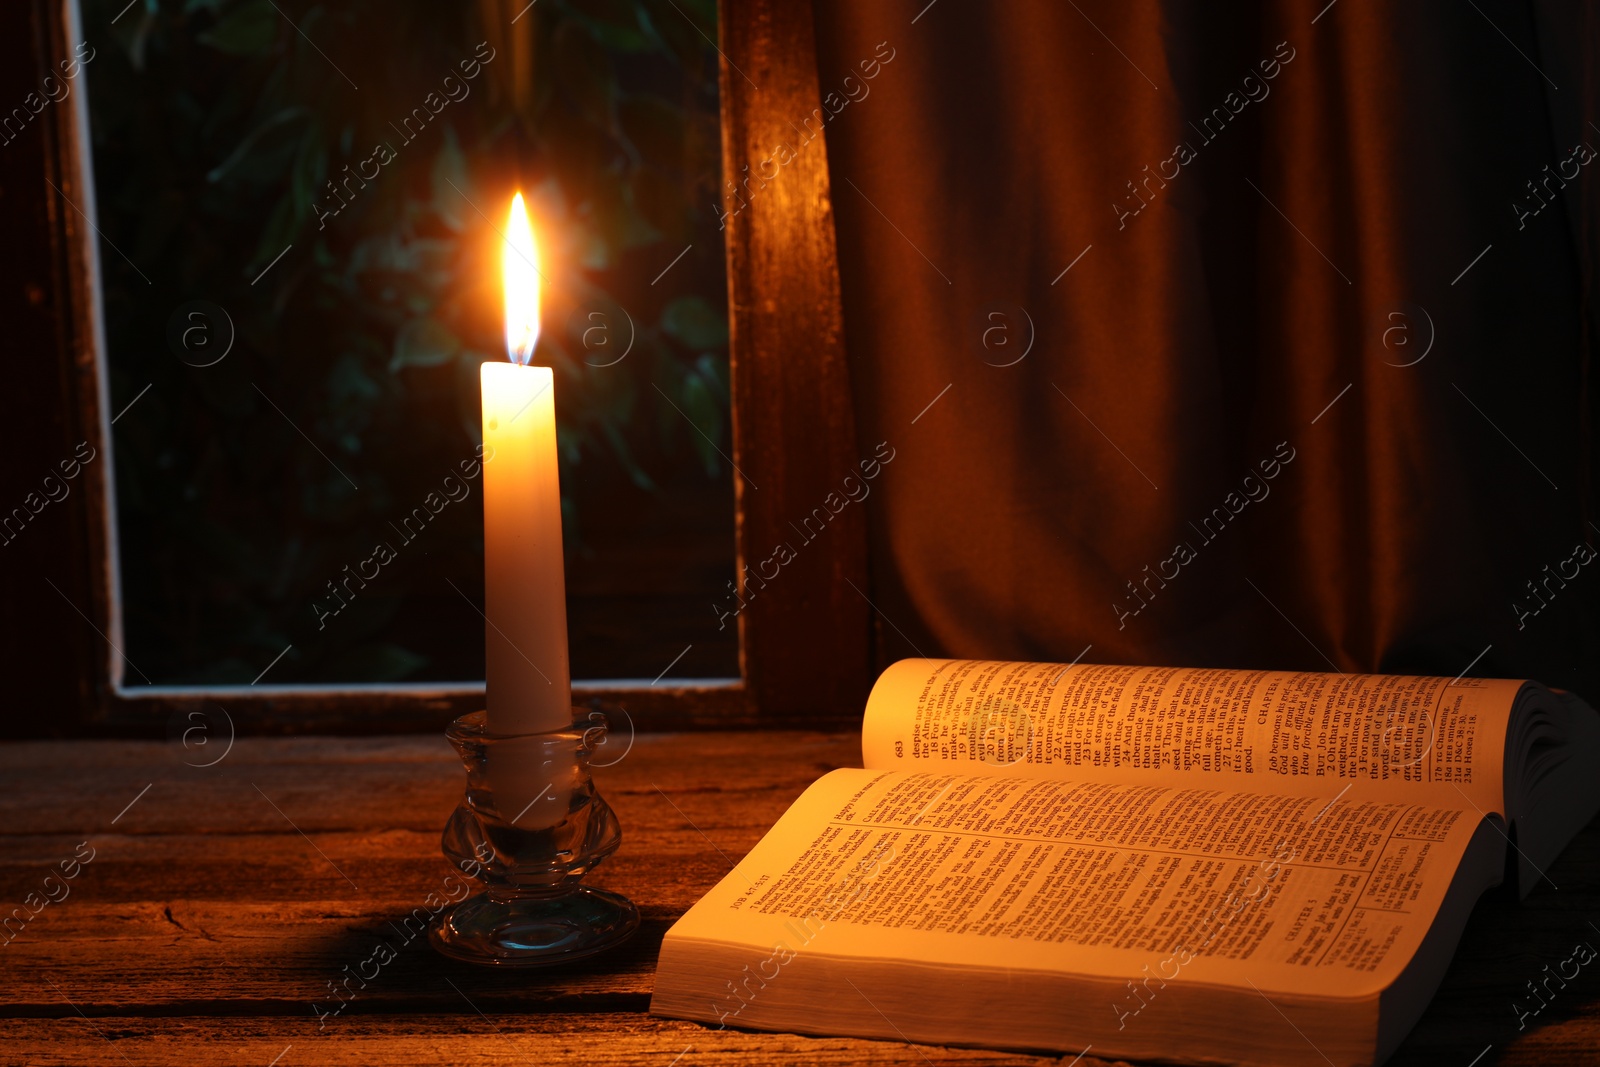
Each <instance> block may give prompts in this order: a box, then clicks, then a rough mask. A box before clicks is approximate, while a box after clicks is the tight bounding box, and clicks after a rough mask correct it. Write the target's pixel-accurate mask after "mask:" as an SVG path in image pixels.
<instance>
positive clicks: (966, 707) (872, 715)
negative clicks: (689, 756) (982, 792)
mask: <svg viewBox="0 0 1600 1067" xmlns="http://www.w3.org/2000/svg"><path fill="white" fill-rule="evenodd" d="M1521 686H1522V683H1521V682H1515V681H1505V680H1498V679H1474V678H1460V679H1456V680H1455V681H1453V682H1452V681H1451V680H1450V679H1447V678H1429V677H1417V676H1410V675H1368V674H1319V673H1314V672H1290V671H1236V670H1214V669H1201V668H1185V667H1129V666H1100V665H1092V664H1076V665H1066V664H1059V663H1008V662H1002V661H997V660H931V659H907V660H901V661H900V662H898V663H895V664H894V665H892V666H891V667H889V669H888V670H886V671H885V672H884V673H883V675H882V677H880V678H879V679H878V682H877V684H876V685H875V686H874V687H873V690H872V695H871V697H870V698H869V699H868V701H867V710H866V716H865V721H864V722H863V725H862V732H861V748H862V757H863V762H864V764H865V765H866V766H867V767H869V768H885V769H888V768H895V769H906V770H909V769H916V770H925V771H935V772H944V771H967V772H971V773H993V774H1007V775H1019V776H1031V777H1055V776H1061V775H1071V774H1082V773H1086V772H1087V773H1089V774H1091V775H1092V776H1093V777H1095V778H1105V777H1109V778H1110V779H1112V780H1120V781H1139V780H1143V779H1144V778H1145V777H1146V776H1149V775H1152V774H1158V775H1170V774H1179V775H1182V776H1183V777H1184V780H1185V781H1187V782H1189V783H1191V784H1199V783H1202V782H1204V783H1210V784H1211V785H1214V786H1218V787H1224V788H1239V787H1240V785H1241V780H1240V777H1239V776H1243V775H1249V776H1251V780H1254V781H1256V782H1257V783H1259V784H1253V785H1251V788H1259V789H1276V788H1278V786H1277V785H1275V784H1266V783H1265V782H1260V780H1261V779H1266V780H1267V781H1268V782H1281V781H1287V780H1291V779H1294V778H1299V777H1310V778H1314V779H1320V780H1323V781H1327V782H1333V783H1337V784H1336V785H1335V786H1334V788H1333V791H1337V789H1338V788H1339V786H1341V785H1344V784H1348V783H1352V782H1368V783H1372V782H1378V783H1384V784H1386V785H1388V786H1392V787H1394V788H1393V789H1392V790H1391V792H1392V793H1393V794H1394V795H1396V796H1401V795H1410V794H1412V793H1414V792H1415V791H1414V790H1413V789H1411V788H1406V787H1408V786H1416V787H1421V788H1422V790H1423V793H1424V794H1425V795H1427V796H1429V797H1431V798H1432V800H1433V801H1434V802H1437V803H1444V804H1461V805H1468V806H1472V807H1475V808H1476V809H1477V810H1478V811H1479V812H1480V813H1482V814H1488V813H1490V812H1494V813H1498V814H1501V815H1504V814H1505V813H1506V809H1505V799H1504V798H1505V790H1504V775H1505V767H1504V761H1505V754H1504V749H1505V738H1506V728H1507V723H1508V721H1509V717H1510V714H1511V708H1512V704H1513V702H1514V700H1515V698H1516V695H1517V693H1518V691H1519V690H1520V688H1521Z"/></svg>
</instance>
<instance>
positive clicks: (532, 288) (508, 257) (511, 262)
mask: <svg viewBox="0 0 1600 1067" xmlns="http://www.w3.org/2000/svg"><path fill="white" fill-rule="evenodd" d="M500 263H501V272H502V276H503V277H504V278H505V286H506V355H507V357H508V358H509V359H510V360H511V362H513V363H521V364H523V365H524V366H526V365H527V364H528V363H531V362H532V361H533V349H534V346H535V345H537V344H538V343H539V250H538V248H537V247H535V245H534V243H533V226H532V225H531V224H530V223H529V222H528V209H527V207H525V206H524V205H523V203H522V194H521V193H518V194H517V195H516V196H514V197H512V199H511V215H510V217H509V218H507V219H506V244H505V249H504V250H503V251H502V252H501V256H500Z"/></svg>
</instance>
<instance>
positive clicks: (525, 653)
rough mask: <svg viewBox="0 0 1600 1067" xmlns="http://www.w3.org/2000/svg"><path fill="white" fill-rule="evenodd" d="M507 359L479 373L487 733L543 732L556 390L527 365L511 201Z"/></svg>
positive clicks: (548, 678) (520, 227)
mask: <svg viewBox="0 0 1600 1067" xmlns="http://www.w3.org/2000/svg"><path fill="white" fill-rule="evenodd" d="M502 267H503V271H504V275H505V294H506V354H507V357H508V358H509V360H510V362H507V363H498V362H496V363H485V364H484V365H483V368H482V389H483V443H484V446H485V447H484V455H485V456H487V457H490V461H489V462H487V463H485V464H484V468H483V566H484V597H485V602H486V603H485V612H484V614H485V616H486V623H485V627H484V648H485V652H486V657H487V661H488V662H487V664H486V667H487V672H486V675H485V677H486V678H487V689H488V713H489V722H488V726H489V730H490V731H491V732H493V733H498V734H527V733H542V732H545V731H549V730H559V729H560V728H561V727H563V726H566V725H568V724H570V723H571V722H572V682H571V678H570V677H569V676H568V673H567V601H566V580H565V576H564V574H563V570H562V558H561V483H560V477H559V475H558V472H557V469H556V410H555V383H554V380H553V376H552V374H551V371H550V368H549V367H534V366H530V365H529V363H530V361H531V360H532V359H533V350H534V347H535V345H537V344H538V340H539V278H540V275H539V267H538V252H537V250H536V248H535V247H534V243H533V228H532V226H530V225H529V223H528V213H527V209H526V208H525V207H524V206H523V203H522V194H521V193H518V194H517V196H516V198H515V199H513V200H512V201H511V217H510V219H509V220H508V221H507V223H506V241H505V248H504V251H503V254H502Z"/></svg>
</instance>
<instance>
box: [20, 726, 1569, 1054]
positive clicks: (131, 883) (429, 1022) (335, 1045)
mask: <svg viewBox="0 0 1600 1067" xmlns="http://www.w3.org/2000/svg"><path fill="white" fill-rule="evenodd" d="M223 740H224V739H220V738H218V739H214V741H215V742H216V744H215V745H214V747H213V749H212V750H211V751H205V750H203V749H197V748H196V747H195V746H191V747H190V748H188V749H185V748H183V747H181V746H179V745H168V744H159V743H154V742H148V743H147V742H113V741H76V742H26V743H16V744H9V745H4V746H0V916H4V915H6V914H10V915H13V916H15V915H16V914H18V913H17V912H16V911H14V910H13V909H17V908H20V909H21V914H23V915H26V916H29V918H28V921H27V922H26V924H25V925H24V924H22V923H21V921H20V920H18V919H16V918H13V919H12V920H11V921H10V922H9V923H8V924H6V925H5V927H4V932H0V1063H4V1064H13V1063H16V1064H24V1063H25V1064H74V1065H76V1064H88V1063H109V1064H129V1065H138V1067H143V1065H146V1064H239V1065H252V1064H253V1065H257V1067H267V1065H276V1067H296V1065H300V1064H309V1063H328V1064H362V1065H383V1064H449V1065H460V1064H477V1063H483V1064H494V1063H505V1064H513V1063H515V1064H528V1063H558V1062H559V1063H566V1062H572V1063H591V1064H660V1065H663V1067H667V1065H671V1064H678V1065H680V1067H694V1065H695V1064H701V1063H706V1062H708V1061H715V1062H717V1063H722V1064H746V1063H749V1064H765V1063H771V1062H776V1061H782V1060H788V1061H792V1062H799V1063H839V1064H845V1063H871V1064H926V1063H946V1062H963V1063H1014V1064H1047V1063H1060V1064H1063V1065H1065V1064H1069V1063H1071V1062H1072V1061H1073V1058H1072V1057H1070V1056H1067V1057H1061V1058H1060V1059H1059V1060H1058V1059H1056V1058H1053V1057H1044V1056H1026V1055H1018V1054H1012V1053H1000V1052H987V1051H979V1050H971V1049H947V1048H941V1047H934V1046H925V1045H910V1044H903V1043H897V1042H883V1041H858V1040H851V1039H819V1038H810V1037H799V1036H793V1035H785V1034H761V1033H753V1032H741V1031H736V1030H721V1031H719V1030H713V1029H710V1028H707V1027H702V1026H698V1025H695V1024H692V1023H684V1022H676V1021H672V1020H665V1019H656V1018H653V1017H651V1016H650V1015H648V1014H647V1008H648V1006H649V1000H650V989H651V983H652V979H653V974H654V968H655V960H656V953H657V951H658V949H659V947H660V943H661V937H662V935H663V933H665V931H666V929H667V927H668V926H669V925H671V923H672V921H673V920H674V919H675V918H676V917H677V916H678V915H679V914H681V913H682V912H683V911H684V910H685V909H686V908H688V907H689V905H690V904H692V903H693V902H694V901H695V900H696V899H697V898H698V897H699V896H700V894H701V893H703V892H704V891H705V890H706V889H708V888H709V887H710V886H711V885H712V884H713V883H714V882H716V881H717V880H718V879H719V878H721V877H722V876H723V875H724V874H726V873H727V872H728V870H729V869H730V868H731V866H732V863H733V862H734V861H735V860H737V859H738V858H739V857H740V856H742V855H743V854H744V853H745V852H746V851H747V850H748V849H749V848H750V847H751V846H752V845H754V844H755V842H756V841H757V839H759V838H760V836H761V834H762V833H763V832H764V831H765V830H766V829H767V828H768V827H770V826H771V825H772V823H773V822H774V821H775V820H776V819H777V818H778V816H779V815H780V814H781V813H782V812H783V810H784V809H785V808H786V807H787V806H788V804H789V803H790V802H791V801H793V800H794V798H795V797H796V796H798V795H799V794H800V792H801V790H802V789H804V788H805V787H806V786H807V785H808V784H810V783H811V782H812V781H813V780H815V779H816V778H817V777H818V776H819V775H820V774H822V773H823V772H824V771H826V770H829V769H831V768H833V767H840V766H849V765H857V766H859V762H858V761H859V749H858V742H857V739H856V738H854V737H844V736H830V735H821V734H810V733H777V732H767V733H700V734H675V735H642V736H640V737H639V738H637V739H636V741H635V743H634V745H633V748H632V750H631V751H630V752H629V753H628V754H627V756H626V758H624V759H623V760H621V761H620V762H619V763H617V764H616V765H615V766H612V767H608V768H605V769H603V770H599V771H597V772H596V779H597V781H598V782H599V784H600V788H601V790H602V792H603V793H604V794H605V795H606V797H607V798H608V799H609V800H610V802H611V804H612V806H613V807H614V808H615V809H616V811H617V814H618V816H619V818H620V819H621V821H622V826H623V834H624V839H623V845H622V849H621V851H620V852H618V854H617V855H616V856H615V857H613V858H612V859H611V860H609V861H608V862H607V863H606V864H605V865H604V866H603V867H602V868H601V869H600V871H599V872H597V874H596V875H595V876H594V878H593V882H594V883H595V884H597V885H604V886H609V887H610V888H613V889H616V890H619V891H621V892H623V893H626V894H627V895H628V896H630V897H631V898H633V900H634V901H635V902H637V903H638V904H639V906H640V909H641V910H642V912H643V914H644V925H643V928H642V929H641V931H640V932H639V934H638V935H637V936H636V937H635V938H634V940H633V941H632V942H631V943H630V944H628V945H627V946H625V947H623V948H621V949H619V950H617V951H616V952H614V953H613V954H611V955H609V956H605V957H601V958H600V959H598V960H596V961H594V962H592V963H590V964H588V965H586V966H578V967H574V968H572V969H570V970H564V971H561V972H558V973H548V974H541V973H528V972H522V973H499V972H490V971H486V970H481V969H477V968H474V967H471V966H468V965H466V964H460V963H456V962H453V961H450V960H446V959H444V958H442V957H440V956H438V955H436V954H435V953H434V952H433V950H432V949H430V948H429V947H428V946H427V945H426V944H423V943H422V939H421V938H418V939H416V940H415V941H412V942H409V943H406V942H403V941H402V940H401V937H400V934H399V933H398V932H397V927H396V926H393V925H391V923H396V922H398V921H399V920H400V919H401V918H402V917H403V916H404V915H406V914H407V913H409V912H410V911H411V910H412V909H413V908H416V907H418V906H420V905H422V904H423V902H424V900H425V899H426V898H427V897H428V895H429V894H430V893H434V892H436V891H438V890H440V889H441V888H442V887H443V885H444V881H445V879H446V877H447V876H448V875H449V874H450V873H451V872H450V868H449V867H448V865H447V864H446V862H445V860H444V859H443V857H442V856H441V855H440V853H439V831H440V829H441V828H442V827H443V825H444V822H445V818H446V816H447V815H448V814H449V812H450V810H451V808H452V807H453V806H454V805H455V803H456V802H457V800H458V798H459V797H460V795H461V792H462V786H463V784H464V775H463V773H462V771H461V768H460V764H459V763H458V762H457V761H456V759H455V756H454V755H453V753H451V752H450V751H449V750H448V748H447V747H446V745H445V743H444V741H443V739H442V737H409V736H408V737H391V738H364V739H349V738H293V739H254V740H252V739H240V740H239V741H238V742H237V743H236V744H234V745H233V747H232V749H231V751H228V752H227V754H226V755H225V756H224V757H223V758H221V759H220V760H219V761H218V762H216V763H215V764H214V765H213V766H209V767H197V766H192V765H191V764H195V763H203V762H207V761H209V760H211V759H213V758H215V757H216V756H217V755H218V753H219V752H220V750H221V742H222V741H223ZM1597 844H1600V829H1596V828H1591V829H1590V830H1589V831H1587V832H1586V833H1585V834H1584V835H1583V836H1582V837H1580V838H1579V840H1578V841H1577V842H1575V843H1574V844H1573V846H1572V847H1571V848H1569V849H1568V851H1567V853H1566V855H1565V856H1563V857H1562V859H1561V860H1560V862H1558V863H1557V864H1556V866H1555V867H1554V868H1553V869H1552V870H1551V871H1550V872H1549V875H1550V878H1551V881H1552V882H1553V883H1554V887H1553V886H1551V885H1548V884H1547V885H1544V886H1541V887H1540V889H1538V890H1537V891H1536V892H1535V893H1534V895H1533V896H1532V897H1530V898H1529V899H1528V900H1527V901H1525V902H1523V903H1521V904H1518V903H1516V902H1514V901H1511V900H1509V899H1506V898H1504V897H1501V896H1493V897H1490V898H1486V899H1485V900H1484V901H1482V902H1481V903H1480V904H1479V906H1478V909H1477V911H1476V912H1475V913H1474V915H1473V919H1472V922H1471V925H1470V927H1469V928H1468V930H1467V934H1466V937H1465V939H1464V941H1463V943H1462V945H1461V948H1460V949H1459V951H1458V952H1457V956H1456V961H1455V963H1454V965H1453V966H1452V967H1451V970H1450V973H1449V976H1448V977H1447V979H1446V980H1445V984H1444V988H1443V989H1442V990H1441V991H1440V993H1439V995H1438V996H1437V998H1436V999H1435V1001H1434V1003H1433V1005H1432V1007H1431V1008H1430V1009H1429V1012H1428V1014H1427V1016H1426V1017H1425V1018H1424V1019H1423V1021H1422V1023H1421V1024H1420V1025H1419V1026H1418V1028H1417V1030H1416V1031H1415V1032H1414V1033H1413V1034H1412V1035H1411V1037H1410V1039H1409V1040H1408V1041H1407V1043H1406V1044H1405V1046H1404V1047H1403V1048H1402V1049H1401V1050H1400V1052H1399V1053H1398V1054H1397V1055H1396V1057H1395V1058H1394V1060H1393V1061H1391V1062H1393V1063H1396V1064H1409V1063H1428V1064H1448V1065H1450V1067H1474V1065H1475V1067H1489V1065H1492V1064H1534V1063H1539V1064H1546V1063H1548V1064H1574V1065H1577V1064H1584V1065H1593V1064H1600V965H1596V964H1591V965H1590V966H1589V967H1588V968H1585V969H1583V970H1582V971H1581V972H1580V973H1579V974H1578V975H1577V976H1576V977H1572V978H1569V979H1568V980H1567V981H1566V982H1565V984H1564V986H1563V985H1562V984H1561V983H1559V982H1555V983H1549V984H1548V986H1547V988H1548V989H1549V990H1551V992H1550V993H1548V994H1546V995H1545V999H1544V1001H1543V1005H1544V1006H1543V1007H1542V1008H1540V1009H1539V1011H1538V1013H1537V1014H1528V1015H1525V1016H1524V1017H1523V1019H1522V1020H1521V1021H1522V1024H1523V1025H1522V1028H1521V1029H1519V1027H1518V1023H1519V1018H1518V1014H1517V1013H1518V1010H1519V1007H1520V1010H1522V1011H1524V1012H1528V1011H1530V1010H1531V1009H1532V1008H1534V1007H1535V1006H1537V1004H1538V1003H1539V1002H1536V1001H1534V1000H1533V999H1532V997H1531V995H1530V993H1529V991H1528V989H1527V987H1526V985H1525V983H1526V982H1528V981H1529V980H1535V981H1543V980H1544V979H1545V977H1546V976H1547V974H1548V973H1550V972H1546V971H1545V970H1544V967H1545V965H1546V964H1549V965H1550V967H1551V971H1552V972H1553V971H1555V970H1556V969H1557V968H1558V967H1559V966H1560V965H1561V963H1562V961H1563V960H1567V959H1568V958H1569V957H1570V956H1571V955H1572V950H1573V947H1574V945H1576V944H1577V943H1579V942H1587V943H1588V944H1590V945H1594V946H1596V947H1600V928H1597V926H1596V925H1591V920H1592V921H1593V922H1594V923H1596V924H1600V850H1597V847H1596V846H1597ZM91 853H92V858H91V859H88V861H87V862H82V861H83V859H84V858H85V857H87V856H90V855H91ZM63 861H67V865H66V866H65V867H63V865H62V864H63ZM64 871H71V872H72V873H73V875H74V876H73V877H71V878H65V877H64V876H63V872H64ZM51 872H56V873H55V876H54V877H53V878H50V879H49V880H48V881H47V876H48V875H50V874H51ZM1555 887H1559V888H1555ZM30 894H36V895H33V896H30ZM30 900H31V901H32V906H30V905H29V904H28V903H26V902H28V901H30ZM41 902H44V903H43V904H42V907H41V906H40V905H41ZM35 908H37V909H38V910H37V914H34V913H33V912H34V909H35ZM380 941H383V942H387V943H388V944H389V945H391V946H392V947H396V948H398V949H399V952H398V955H397V957H396V958H395V959H394V960H393V961H392V962H389V963H387V964H386V965H383V966H382V967H381V968H380V969H379V971H378V974H377V976H376V977H374V978H372V979H371V980H370V981H368V982H367V983H366V986H365V988H360V989H359V990H358V993H357V996H356V997H355V998H354V999H353V1000H352V1001H350V1003H349V1004H348V1005H347V1007H346V1008H345V1009H344V1010H343V1011H342V1012H340V1013H339V1014H337V1015H328V1016H324V1017H319V1015H318V1012H317V1008H315V1007H314V1005H317V1006H320V1008H321V1010H323V1011H328V1010H329V1009H330V1008H332V1007H333V1006H334V1004H335V1002H334V1001H333V1000H332V998H331V997H330V996H329V994H328V984H329V982H330V981H331V980H335V979H338V978H341V977H342V976H343V975H344V974H345V973H346V972H345V968H346V967H350V968H351V969H352V970H354V969H356V968H357V967H358V966H359V967H361V968H362V969H363V970H364V971H365V973H367V974H371V973H372V965H371V964H370V963H368V962H367V961H369V959H370V958H371V957H372V955H373V949H374V947H375V946H376V945H377V944H378V943H379V942H380ZM1566 971H1567V973H1568V974H1570V973H1571V965H1570V964H1569V965H1568V966H1567V968H1566ZM1475 1057H1477V1058H1476V1059H1475ZM1079 1062H1080V1063H1082V1064H1084V1065H1085V1067H1093V1065H1095V1064H1097V1063H1099V1061H1097V1060H1095V1058H1094V1056H1093V1054H1092V1053H1091V1054H1090V1055H1089V1056H1086V1057H1084V1058H1083V1059H1082V1060H1080V1061H1079Z"/></svg>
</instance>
